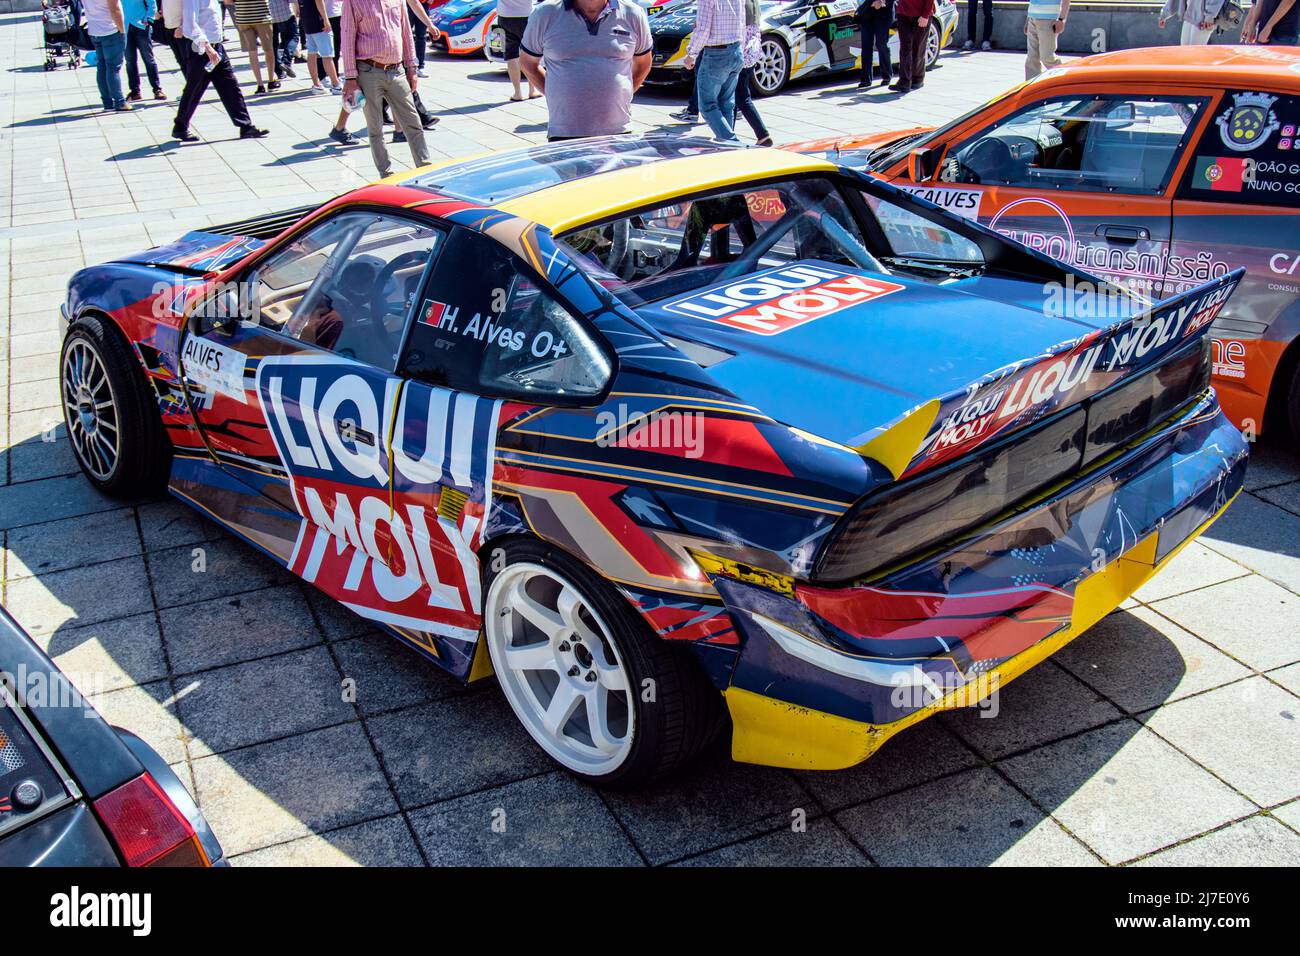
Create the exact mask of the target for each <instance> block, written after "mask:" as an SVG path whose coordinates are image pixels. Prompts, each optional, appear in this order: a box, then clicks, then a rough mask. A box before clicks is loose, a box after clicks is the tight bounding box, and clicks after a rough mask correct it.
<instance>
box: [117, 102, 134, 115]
mask: <svg viewBox="0 0 1300 956" xmlns="http://www.w3.org/2000/svg"><path fill="white" fill-rule="evenodd" d="M113 112H114V113H134V112H135V107H133V106H132V105H131V104H130V103H123V104H122V105H121V106H118V107H114V109H113Z"/></svg>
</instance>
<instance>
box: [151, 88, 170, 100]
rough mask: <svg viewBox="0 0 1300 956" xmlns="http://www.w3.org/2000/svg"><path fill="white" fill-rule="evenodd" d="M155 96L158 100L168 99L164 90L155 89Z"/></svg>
mask: <svg viewBox="0 0 1300 956" xmlns="http://www.w3.org/2000/svg"><path fill="white" fill-rule="evenodd" d="M153 98H154V99H156V100H165V99H167V94H166V93H164V92H163V91H162V90H154V91H153Z"/></svg>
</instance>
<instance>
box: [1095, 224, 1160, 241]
mask: <svg viewBox="0 0 1300 956" xmlns="http://www.w3.org/2000/svg"><path fill="white" fill-rule="evenodd" d="M1097 235H1099V236H1104V237H1105V238H1106V239H1108V240H1110V241H1111V242H1127V243H1133V242H1137V241H1138V240H1139V239H1150V238H1151V230H1150V229H1147V228H1145V227H1144V226H1113V225H1110V224H1104V225H1100V226H1098V227H1097Z"/></svg>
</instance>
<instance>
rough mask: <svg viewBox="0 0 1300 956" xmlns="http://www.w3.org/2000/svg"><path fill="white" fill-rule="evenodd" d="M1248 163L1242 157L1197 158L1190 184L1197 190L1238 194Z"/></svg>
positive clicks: (1247, 160)
mask: <svg viewBox="0 0 1300 956" xmlns="http://www.w3.org/2000/svg"><path fill="white" fill-rule="evenodd" d="M1248 162H1250V160H1249V159H1246V158H1245V157H1244V156H1232V157H1225V156H1198V157H1197V159H1196V175H1195V176H1193V177H1192V184H1193V185H1194V186H1195V187H1196V188H1197V189H1213V190H1216V191H1221V192H1233V193H1239V192H1241V186H1242V182H1243V180H1244V178H1245V175H1246V164H1247V163H1248Z"/></svg>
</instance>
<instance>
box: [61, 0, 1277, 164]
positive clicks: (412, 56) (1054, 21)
mask: <svg viewBox="0 0 1300 956" xmlns="http://www.w3.org/2000/svg"><path fill="white" fill-rule="evenodd" d="M48 2H65V0H48ZM74 2H75V0H74ZM79 2H80V3H82V4H83V5H84V13H85V18H86V31H87V33H88V34H89V37H90V40H91V43H92V44H93V46H94V49H95V51H96V55H97V63H96V71H97V72H96V79H97V83H98V87H99V94H100V98H101V100H102V102H103V107H104V109H105V110H116V111H130V110H131V109H132V108H133V107H132V105H131V104H132V103H133V102H137V101H139V100H141V99H143V97H144V91H143V89H142V82H143V81H144V80H147V81H148V84H149V89H150V93H151V95H152V96H153V98H154V99H155V100H166V99H167V94H166V93H165V91H164V90H163V89H162V84H161V81H160V77H159V70H158V63H157V60H156V57H155V52H154V46H155V44H159V45H164V46H167V47H168V48H169V49H170V50H171V52H172V55H173V56H174V57H175V60H176V63H177V66H178V67H179V68H180V72H181V76H182V77H183V79H184V88H183V89H182V91H181V92H180V95H179V99H178V101H177V107H176V116H175V120H174V121H173V125H172V135H173V137H174V138H176V139H178V140H180V141H182V142H194V141H196V140H198V138H199V137H198V136H197V135H196V134H195V133H194V132H193V130H192V129H191V127H190V122H191V119H192V117H193V116H194V112H195V110H196V109H197V107H198V104H199V102H200V100H201V99H202V97H203V94H204V92H205V91H206V90H207V87H208V86H209V85H211V86H213V87H214V88H215V89H216V91H217V95H218V96H219V97H220V99H221V103H222V105H223V106H224V108H225V111H226V114H227V116H229V118H230V121H231V122H232V123H233V124H234V125H235V127H236V128H237V129H238V130H239V135H240V137H241V138H257V137H261V136H265V135H266V130H264V129H262V128H260V127H259V126H257V125H255V124H254V122H253V119H252V116H251V114H250V111H249V106H248V101H247V100H246V99H245V97H244V93H243V90H242V89H241V87H240V84H239V81H238V79H237V78H236V76H235V72H234V68H233V66H232V65H231V61H230V57H229V54H228V53H227V50H226V46H225V33H224V27H225V20H226V17H227V16H229V17H230V19H231V21H232V23H233V25H234V28H235V31H236V32H237V34H238V36H239V40H240V44H241V47H242V48H243V50H244V51H245V52H246V53H247V54H248V59H249V64H250V67H251V69H252V73H253V82H254V84H255V89H254V91H253V96H259V95H262V94H264V93H269V92H273V91H276V90H279V89H281V87H282V83H283V80H284V79H285V78H286V77H289V78H296V77H297V75H298V73H297V70H298V68H299V66H304V67H305V69H306V79H307V80H308V81H309V90H310V92H311V93H312V94H316V95H331V94H332V95H336V96H339V97H340V98H341V102H340V108H339V112H338V115H337V117H336V118H335V121H334V123H333V125H332V127H331V128H330V130H329V132H328V136H329V137H330V139H332V140H334V141H335V142H338V143H340V144H342V145H351V144H354V143H357V142H358V139H357V137H356V135H355V134H353V133H352V132H350V131H349V130H348V128H347V126H348V120H349V118H350V116H351V114H352V113H354V112H356V111H358V110H360V111H361V113H362V114H363V116H364V118H365V125H366V130H367V138H368V140H369V145H370V150H371V154H372V156H373V158H374V161H375V166H376V168H377V170H378V171H379V174H380V175H381V176H387V175H388V174H389V173H390V172H391V167H392V163H391V159H390V157H389V155H388V149H387V145H388V144H387V143H386V142H385V138H384V133H383V126H384V124H385V123H386V122H388V121H389V115H390V114H391V122H392V124H393V127H394V133H393V139H392V142H395V143H407V144H408V145H409V148H410V151H411V158H412V160H413V161H414V162H415V163H416V165H424V164H426V163H428V162H429V159H430V151H429V147H428V143H427V141H426V138H425V135H424V134H425V131H426V130H429V129H432V127H433V126H434V125H435V124H436V123H437V122H438V119H437V117H434V116H433V115H432V114H431V113H430V112H429V111H428V110H427V109H426V108H425V106H424V104H423V103H422V102H421V101H420V97H419V93H418V86H419V80H420V78H422V77H424V76H425V75H426V72H425V57H426V51H427V46H428V43H429V42H430V41H437V40H438V39H439V37H440V33H439V30H438V28H437V26H435V25H434V23H433V22H432V20H431V19H430V17H429V14H428V11H427V10H426V9H425V6H424V0H79ZM759 4H760V0H698V2H697V12H696V20H695V24H694V29H693V30H692V32H691V35H690V41H689V43H688V46H687V50H686V56H685V66H686V69H687V71H688V73H687V75H688V77H689V80H690V92H689V94H688V95H687V102H686V105H685V107H684V108H683V109H681V110H680V111H678V112H676V113H674V114H672V116H673V118H674V119H675V120H678V121H679V122H682V123H686V124H691V125H694V124H697V123H699V122H700V121H701V120H702V121H703V122H704V123H705V124H706V125H707V126H708V128H709V130H710V132H711V133H712V136H713V138H714V139H716V140H717V141H719V142H723V143H739V142H740V137H739V136H738V134H737V131H736V130H737V123H738V122H739V120H740V119H741V118H743V119H744V120H745V122H746V123H747V124H748V125H749V126H750V128H751V130H752V131H753V135H754V138H755V141H756V144H757V145H759V146H768V145H771V143H772V137H771V135H770V133H769V131H768V129H767V127H766V125H765V124H764V123H763V119H762V116H761V115H760V113H759V110H758V106H757V104H756V101H755V96H754V93H755V83H754V69H755V67H756V65H757V64H758V63H759V60H760V57H761V47H760V39H761V18H762V11H761V9H760V5H759ZM934 7H935V0H862V2H861V4H860V5H859V7H858V9H857V12H856V18H857V22H858V27H859V29H860V31H861V33H860V35H861V45H862V51H861V71H860V76H859V80H858V86H859V87H860V88H866V87H870V86H871V85H873V82H874V77H875V76H876V74H877V72H878V73H879V75H880V77H881V78H882V80H881V81H882V84H883V85H885V86H888V88H889V89H890V90H891V91H893V92H895V93H898V94H904V93H910V92H911V91H913V90H917V89H920V88H921V87H922V86H923V85H924V83H925V72H926V56H925V51H926V37H927V34H928V27H929V22H930V18H931V17H932V16H934V13H935V9H934ZM980 7H981V0H968V8H967V17H966V31H967V32H966V41H965V44H964V47H965V48H966V49H968V50H970V49H974V48H975V46H976V42H977V41H976V36H977V32H978V30H977V27H978V26H979V25H980V24H981V21H982V26H983V31H982V39H981V40H980V41H979V45H980V47H981V48H982V49H986V50H987V49H990V48H991V44H992V37H993V5H992V0H983V2H982V7H983V9H982V11H981V10H980ZM1231 7H1235V0H1165V5H1164V8H1163V10H1162V11H1161V13H1160V15H1159V25H1160V27H1161V28H1164V27H1165V25H1166V23H1167V22H1169V21H1173V20H1178V21H1181V23H1182V33H1181V42H1182V43H1184V44H1192V43H1207V42H1209V40H1210V37H1211V36H1212V35H1213V34H1214V33H1215V31H1216V29H1217V28H1218V27H1219V26H1220V25H1221V23H1222V22H1223V19H1222V18H1223V17H1225V16H1226V15H1227V13H1228V12H1229V10H1230V8H1231ZM496 12H497V21H496V22H497V25H498V26H499V27H500V29H501V33H502V37H503V40H504V51H503V52H504V55H505V60H506V69H507V73H508V75H509V78H510V82H511V89H512V94H511V97H510V99H511V100H513V101H520V100H524V99H531V98H534V97H539V96H544V97H545V98H546V106H547V112H548V125H547V134H548V137H549V139H551V140H563V139H575V138H579V137H587V136H605V135H617V134H621V133H626V132H628V131H629V130H630V128H631V123H632V98H633V96H634V94H635V93H636V91H637V90H638V89H639V88H640V87H641V85H642V84H643V83H644V82H645V80H646V78H647V76H648V75H649V73H650V68H651V60H652V54H653V48H654V40H653V37H652V35H651V31H650V22H649V17H648V16H647V14H646V10H645V9H644V7H642V6H641V5H640V4H638V3H636V2H634V0H542V2H539V3H536V4H535V5H534V0H498V3H497V11H496ZM981 12H982V14H983V16H982V17H980V16H979V14H980V13H981ZM1237 12H1238V13H1239V12H1240V8H1237ZM1069 13H1070V0H1029V2H1028V8H1027V11H1026V14H1025V22H1024V33H1025V38H1026V48H1027V50H1026V57H1025V76H1026V78H1027V79H1032V78H1033V77H1034V76H1036V75H1038V74H1039V73H1041V72H1042V71H1044V70H1048V69H1051V68H1053V67H1054V66H1056V65H1057V64H1058V63H1059V62H1060V61H1059V59H1058V57H1057V44H1058V40H1059V38H1060V36H1061V34H1062V32H1063V31H1064V29H1065V25H1066V21H1067V18H1068V17H1069ZM1001 15H1005V14H1001ZM891 28H892V29H895V30H896V32H897V38H898V50H897V62H896V63H895V62H891V61H892V59H893V58H892V57H891V51H890V47H889V37H890V30H891ZM1297 33H1300V0H1258V2H1256V3H1255V4H1254V5H1253V6H1251V8H1250V11H1249V13H1248V14H1247V15H1246V17H1245V19H1244V22H1243V24H1242V38H1243V42H1246V43H1288V44H1295V43H1296V41H1297ZM877 63H878V67H879V68H878V71H877V69H876V65H877ZM141 64H142V65H143V68H144V76H143V77H142V76H141V72H140V67H141ZM123 66H125V70H126V78H127V87H126V90H125V91H124V90H123V86H122V77H121V74H122V69H123ZM525 86H526V87H527V91H526V92H525Z"/></svg>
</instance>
